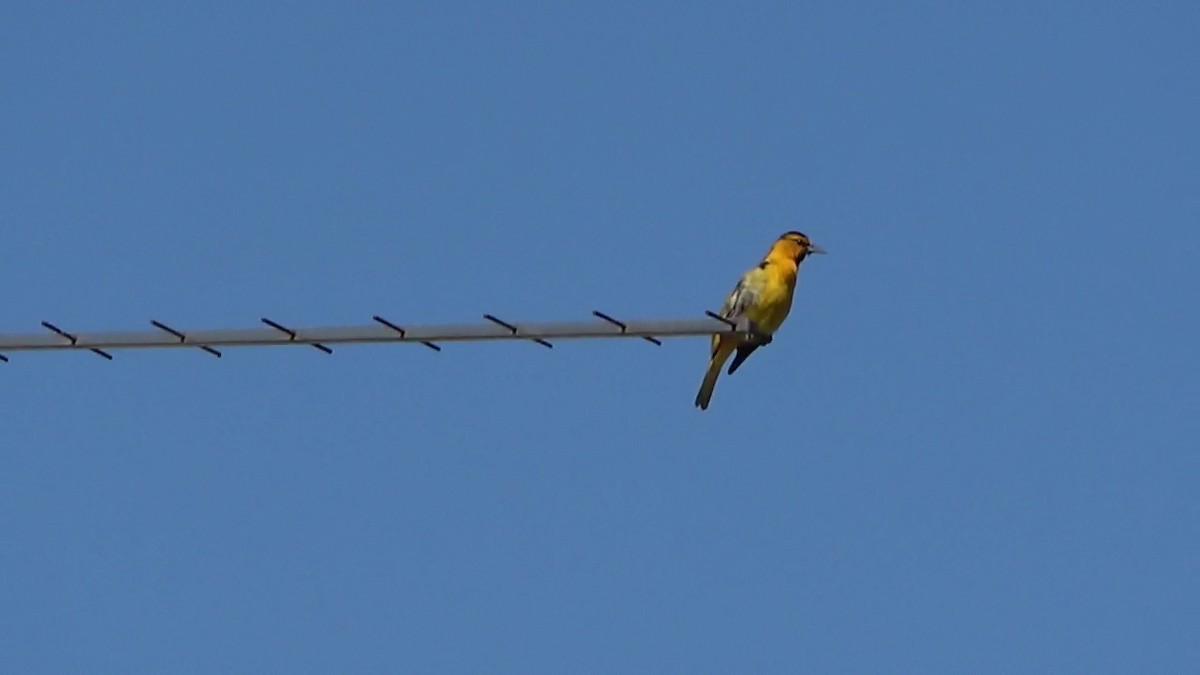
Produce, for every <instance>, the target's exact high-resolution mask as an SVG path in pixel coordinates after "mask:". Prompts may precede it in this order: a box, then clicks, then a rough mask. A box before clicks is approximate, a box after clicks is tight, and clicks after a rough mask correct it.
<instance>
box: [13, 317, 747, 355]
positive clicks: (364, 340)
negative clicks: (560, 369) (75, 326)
mask: <svg viewBox="0 0 1200 675" xmlns="http://www.w3.org/2000/svg"><path fill="white" fill-rule="evenodd" d="M705 314H707V316H708V318H704V319H699V318H698V319H665V320H663V319H651V320H641V321H624V320H619V319H615V318H613V317H612V316H610V315H608V314H605V313H603V312H600V311H593V312H592V316H594V317H596V319H599V320H598V321H560V322H552V323H534V322H529V323H525V322H522V323H514V322H510V321H506V320H504V319H500V318H498V317H496V316H495V315H493V314H484V315H483V318H484V319H485V320H486V322H485V323H480V324H442V325H425V326H422V325H406V326H403V327H402V326H400V325H399V324H396V323H393V322H391V321H389V320H388V319H385V318H383V317H382V316H380V315H378V314H376V315H374V316H373V317H371V318H372V319H373V320H374V322H375V323H373V324H365V325H359V326H340V327H325V328H296V327H292V326H287V325H284V324H282V323H279V322H277V321H274V320H272V319H268V318H266V317H263V318H262V319H261V321H262V323H263V324H265V325H266V326H267V328H233V329H218V330H192V331H182V330H177V329H175V328H172V327H171V326H168V325H167V324H165V323H163V322H161V321H158V320H152V321H151V322H150V325H152V326H154V328H156V329H157V330H153V331H109V332H97V333H76V332H67V331H65V330H63V329H61V328H59V327H58V326H57V325H55V324H52V323H50V322H49V321H43V322H42V326H43V327H45V328H46V329H47V330H49V331H50V332H51V333H52V334H51V335H45V334H41V333H31V334H0V362H3V363H8V362H9V357H8V354H10V353H12V352H23V351H71V350H76V351H78V350H87V351H90V352H92V353H94V354H97V355H98V356H101V357H103V358H105V359H107V360H109V361H111V360H112V359H113V356H112V354H111V353H109V352H110V350H116V349H159V348H170V347H188V348H197V349H202V350H204V351H205V352H207V353H209V354H212V355H213V356H216V357H218V358H219V357H221V355H222V352H221V351H219V350H218V349H216V348H217V347H271V346H279V345H307V346H310V347H313V348H314V349H317V350H319V351H321V352H324V353H325V354H332V353H333V349H331V348H330V347H329V345H334V344H369V343H393V342H412V343H416V344H421V345H424V346H426V347H428V348H430V349H432V350H434V351H439V352H440V351H441V350H442V347H441V346H440V344H439V343H444V342H477V341H481V340H524V341H531V342H535V343H537V344H539V345H542V346H543V347H548V348H552V347H554V345H553V343H551V342H550V340H552V339H553V340H583V339H593V338H639V339H642V340H645V341H647V342H650V343H652V344H654V345H657V346H661V345H662V340H663V339H664V338H678V337H700V336H710V335H741V336H743V337H746V338H753V337H757V332H756V331H755V330H754V326H753V324H752V323H751V322H750V321H749V320H748V319H745V318H741V319H738V320H734V319H730V318H726V317H723V316H721V315H719V314H716V313H713V312H705Z"/></svg>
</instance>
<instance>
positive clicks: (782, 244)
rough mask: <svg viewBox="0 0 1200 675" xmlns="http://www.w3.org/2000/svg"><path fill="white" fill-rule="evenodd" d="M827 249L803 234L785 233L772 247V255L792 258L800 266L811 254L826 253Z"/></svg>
mask: <svg viewBox="0 0 1200 675" xmlns="http://www.w3.org/2000/svg"><path fill="white" fill-rule="evenodd" d="M824 252H825V249H823V248H821V247H820V246H817V245H816V244H814V243H812V241H810V240H809V238H808V236H807V235H805V234H804V233H803V232H795V231H793V232H785V233H784V234H783V235H782V236H781V237H779V239H778V240H776V241H775V243H774V244H772V245H771V255H778V256H782V257H785V258H791V259H792V260H795V261H796V264H800V261H801V260H804V259H805V258H806V257H808V255H809V254H810V253H824Z"/></svg>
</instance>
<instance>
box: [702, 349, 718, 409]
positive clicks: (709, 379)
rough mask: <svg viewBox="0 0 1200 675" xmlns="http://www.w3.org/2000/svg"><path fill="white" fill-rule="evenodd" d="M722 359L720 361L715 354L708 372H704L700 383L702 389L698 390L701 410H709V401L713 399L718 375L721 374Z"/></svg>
mask: <svg viewBox="0 0 1200 675" xmlns="http://www.w3.org/2000/svg"><path fill="white" fill-rule="evenodd" d="M722 361H724V359H721V361H718V360H717V357H716V355H715V354H714V355H713V359H712V361H710V362H709V364H708V372H707V373H705V374H704V381H703V382H701V383H700V391H698V392H696V407H697V408H699V409H701V410H707V409H708V402H709V401H711V400H712V395H713V388H714V387H716V386H717V377H719V376H720V375H721V365H722Z"/></svg>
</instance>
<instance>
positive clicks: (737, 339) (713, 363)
mask: <svg viewBox="0 0 1200 675" xmlns="http://www.w3.org/2000/svg"><path fill="white" fill-rule="evenodd" d="M813 253H825V249H823V248H821V247H820V246H817V245H816V244H814V243H812V241H811V240H809V238H808V236H807V235H805V234H804V233H802V232H796V231H794V230H793V231H791V232H785V233H783V234H782V235H781V236H780V237H779V239H776V240H775V243H773V244H771V249H770V250H769V251H767V255H766V256H764V257H763V259H762V262H760V263H758V265H756V266H755V267H753V268H751V269H750V270H749V271H747V272H746V273H745V274H743V275H742V278H741V279H739V280H738V282H737V285H736V286H734V288H733V291H732V292H731V293H730V294H729V297H727V298H726V299H725V304H724V305H722V306H721V316H722V317H723V318H725V319H728V320H730V321H738V320H740V319H743V318H744V319H749V321H750V324H751V330H752V332H753V333H754V334H755V335H756V336H757V337H754V338H745V337H742V336H737V335H729V334H725V335H714V336H713V337H712V354H711V356H712V358H711V360H710V361H709V362H708V371H707V372H706V373H705V374H704V381H703V382H701V383H700V391H699V392H698V393H697V394H696V407H697V408H699V409H701V410H706V409H708V404H709V401H711V400H712V394H713V388H714V387H716V386H717V377H718V376H719V375H720V374H721V368H722V367H723V366H724V365H725V361H726V360H728V359H729V357H730V355H732V354H735V353H736V354H737V355H736V356H734V358H733V362H732V363H730V364H729V374H730V375H732V374H733V373H734V371H736V370H737V369H738V368H739V367H740V366H741V365H742V363H743V362H744V361H745V360H746V359H747V358H749V356H750V355H751V354H753V353H754V350H756V349H758V348H759V347H763V346H766V345H768V344H770V343H771V340H772V337H771V336H772V334H774V333H775V331H777V330H779V327H780V326H781V325H783V320H784V319H786V318H787V315H788V312H789V311H791V309H792V295H793V293H794V292H795V290H796V274H797V273H798V272H799V271H800V263H801V262H803V261H804V259H805V258H807V257H808V256H809V255H810V254H813Z"/></svg>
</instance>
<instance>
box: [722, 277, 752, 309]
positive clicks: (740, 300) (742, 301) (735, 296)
mask: <svg viewBox="0 0 1200 675" xmlns="http://www.w3.org/2000/svg"><path fill="white" fill-rule="evenodd" d="M757 296H758V284H756V283H754V279H753V278H752V276H751V273H746V274H745V275H744V276H743V277H742V278H741V279H739V280H738V282H737V286H734V287H733V292H731V293H730V294H729V297H728V298H725V304H724V305H722V306H721V316H723V317H725V318H726V319H738V318H741V316H742V315H743V314H745V313H746V310H747V309H749V308H750V307H753V306H754V303H755V301H756V300H757Z"/></svg>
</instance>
